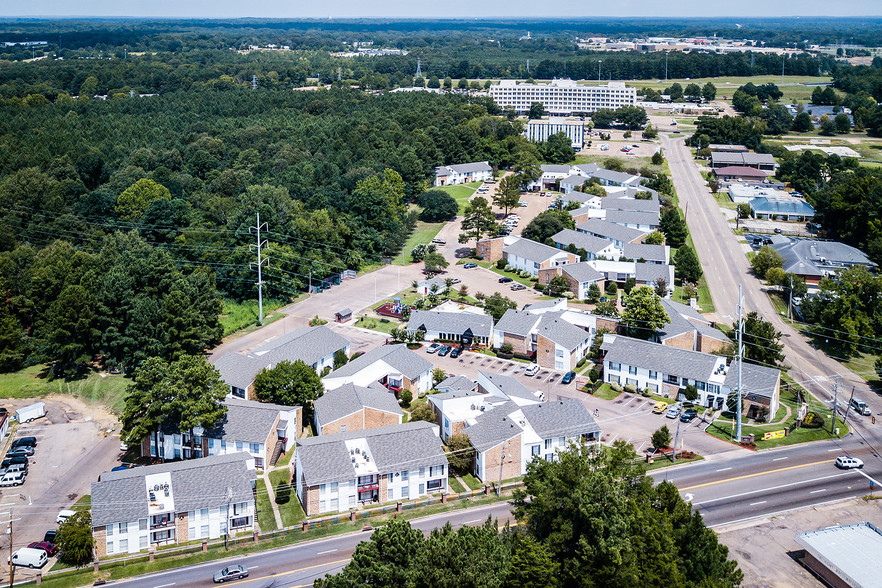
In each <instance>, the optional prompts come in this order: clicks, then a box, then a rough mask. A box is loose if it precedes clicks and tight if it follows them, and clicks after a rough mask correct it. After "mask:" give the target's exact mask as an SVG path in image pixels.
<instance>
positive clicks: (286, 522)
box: [269, 468, 306, 527]
mask: <svg viewBox="0 0 882 588" xmlns="http://www.w3.org/2000/svg"><path fill="white" fill-rule="evenodd" d="M269 479H270V484H272V485H273V490H275V491H276V504H278V505H279V515H281V517H282V526H283V527H291V526H293V525H297V524H299V523H300V522H301V521H302V520H303V519H305V518H306V514H305V513H304V512H303V508H301V507H300V500H299V499H298V498H297V493H296V492H295V491H294V487H293V486H292V485H291V471H290V470H288V469H287V468H286V469H282V470H274V471H272V472H270V473H269ZM280 484H282V485H284V489H285V490H287V491H288V496H289V498H288V500H287V501H286V502H279V485H280ZM282 500H284V497H283V498H282Z"/></svg>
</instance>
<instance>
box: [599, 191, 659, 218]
mask: <svg viewBox="0 0 882 588" xmlns="http://www.w3.org/2000/svg"><path fill="white" fill-rule="evenodd" d="M639 192H649V194H651V195H652V198H651V199H650V200H638V199H637V198H635V196H636V195H637V193H639ZM600 208H602V209H604V210H630V211H633V212H654V213H655V214H659V212H660V211H661V205H660V204H659V202H658V192H656V191H655V190H650V189H649V188H645V187H642V186H641V187H639V188H632V187H627V188H625V189H624V190H622V191H621V192H614V193H612V194H610V195H609V196H607V197H606V198H601V199H600Z"/></svg>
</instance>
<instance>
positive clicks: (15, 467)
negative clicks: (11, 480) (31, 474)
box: [0, 463, 28, 476]
mask: <svg viewBox="0 0 882 588" xmlns="http://www.w3.org/2000/svg"><path fill="white" fill-rule="evenodd" d="M16 472H21V473H23V474H24V475H25V476H27V475H28V466H26V465H25V464H23V463H13V464H9V465H8V466H6V467H5V468H3V469H2V470H0V474H14V473H16Z"/></svg>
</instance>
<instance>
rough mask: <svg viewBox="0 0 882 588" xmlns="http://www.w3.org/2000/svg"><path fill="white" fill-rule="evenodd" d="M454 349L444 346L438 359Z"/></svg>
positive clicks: (439, 351) (439, 352)
mask: <svg viewBox="0 0 882 588" xmlns="http://www.w3.org/2000/svg"><path fill="white" fill-rule="evenodd" d="M451 349H453V348H452V347H451V346H450V345H442V346H441V349H439V350H438V357H444V356H445V355H447V354H448V353H450V350H451Z"/></svg>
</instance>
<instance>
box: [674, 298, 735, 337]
mask: <svg viewBox="0 0 882 588" xmlns="http://www.w3.org/2000/svg"><path fill="white" fill-rule="evenodd" d="M661 302H662V306H663V307H664V309H665V311H666V312H667V313H668V316H669V317H670V318H671V322H669V323H668V324H666V325H665V326H663V327H662V328H661V329H659V330H658V336H659V339H660V340H662V341H664V340H665V339H670V338H672V337H676V336H678V335H682V334H683V333H691V332H693V331H698V332H699V333H701V335H702V337H708V338H710V339H715V340H717V341H723V342H726V343H728V342H729V341H730V339H729V337H727V336H726V334H725V333H723V332H722V331H719V330H717V329H715V328H713V327H711V326H710V324H709V323H708V321H707V319H706V318H704V317H703V316H701V315H700V314H698V313H697V312H696V311H695V309H693V308H691V307H689V306H686V305H685V304H680V303H679V302H674V301H672V300H667V299H665V298H663V299H662V301H661Z"/></svg>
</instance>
